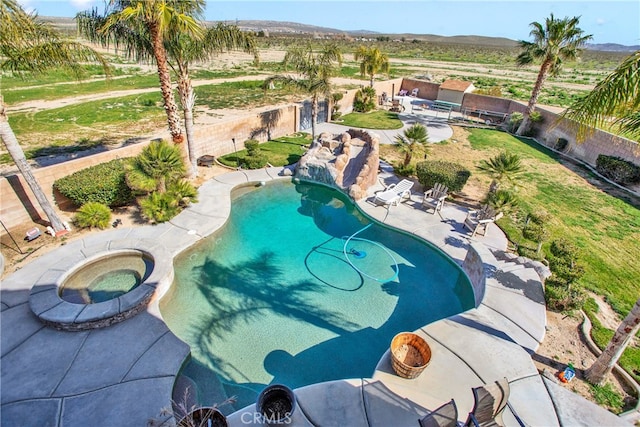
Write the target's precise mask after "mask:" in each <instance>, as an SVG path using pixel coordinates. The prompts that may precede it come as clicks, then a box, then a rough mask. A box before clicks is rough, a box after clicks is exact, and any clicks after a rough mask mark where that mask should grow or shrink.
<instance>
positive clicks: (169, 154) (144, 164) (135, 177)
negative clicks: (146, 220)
mask: <svg viewBox="0 0 640 427" xmlns="http://www.w3.org/2000/svg"><path fill="white" fill-rule="evenodd" d="M126 169H127V184H128V185H129V187H131V188H132V189H134V190H138V191H143V192H145V193H150V192H152V191H157V192H158V193H161V194H162V193H164V192H166V191H167V185H168V184H169V183H171V182H173V181H177V180H179V179H180V178H182V176H183V175H184V171H185V169H184V164H183V163H182V160H181V158H180V150H179V149H178V148H177V147H176V146H175V145H169V144H168V143H167V142H166V141H153V142H151V143H150V144H149V145H147V146H146V147H145V148H144V149H143V150H142V152H141V153H140V154H139V155H137V156H136V157H134V158H133V159H131V161H130V162H129V163H128V164H127V167H126Z"/></svg>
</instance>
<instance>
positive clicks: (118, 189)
mask: <svg viewBox="0 0 640 427" xmlns="http://www.w3.org/2000/svg"><path fill="white" fill-rule="evenodd" d="M125 161H126V160H125V159H115V160H112V161H110V162H107V163H101V164H99V165H95V166H91V167H88V168H86V169H82V170H80V171H78V172H75V173H73V174H71V175H69V176H65V177H64V178H60V179H58V180H56V181H55V182H54V183H53V188H55V189H56V190H58V191H59V192H60V194H62V195H63V196H66V197H68V198H69V199H70V200H71V201H72V202H73V203H74V204H75V205H76V206H82V205H84V204H85V203H88V202H97V203H102V204H103V205H107V206H109V207H117V206H124V205H127V204H129V203H130V202H131V201H132V200H133V195H132V194H131V190H130V189H129V187H128V186H127V182H126V180H125V171H124V163H125Z"/></svg>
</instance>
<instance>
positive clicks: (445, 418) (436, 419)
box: [418, 399, 458, 427]
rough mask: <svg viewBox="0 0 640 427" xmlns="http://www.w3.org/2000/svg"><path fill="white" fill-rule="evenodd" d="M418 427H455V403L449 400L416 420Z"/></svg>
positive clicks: (456, 416)
mask: <svg viewBox="0 0 640 427" xmlns="http://www.w3.org/2000/svg"><path fill="white" fill-rule="evenodd" d="M418 422H419V423H420V427H457V426H458V408H457V407H456V402H455V401H454V400H453V399H451V401H450V402H447V403H445V404H444V405H442V406H440V407H439V408H437V409H434V410H433V411H432V412H430V413H429V414H427V415H426V416H425V417H424V418H421V419H419V420H418Z"/></svg>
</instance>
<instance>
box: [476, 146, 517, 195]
mask: <svg viewBox="0 0 640 427" xmlns="http://www.w3.org/2000/svg"><path fill="white" fill-rule="evenodd" d="M478 169H480V170H481V171H484V172H487V173H489V174H490V175H491V176H492V177H493V179H494V182H493V183H492V184H491V190H490V192H493V191H496V190H497V188H498V186H499V184H500V183H502V181H503V180H505V179H506V180H507V181H509V182H513V180H514V179H515V178H516V177H517V176H518V174H520V173H521V172H522V169H523V168H522V162H521V161H520V157H519V156H518V155H517V154H510V153H507V152H506V151H503V152H501V153H500V154H498V155H497V156H495V157H492V158H490V159H489V160H482V161H480V164H479V165H478Z"/></svg>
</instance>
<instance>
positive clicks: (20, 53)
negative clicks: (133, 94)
mask: <svg viewBox="0 0 640 427" xmlns="http://www.w3.org/2000/svg"><path fill="white" fill-rule="evenodd" d="M87 61H98V62H99V63H100V64H102V66H103V68H104V69H105V72H106V73H107V74H108V73H109V72H110V71H109V66H108V65H107V63H106V61H105V60H104V58H103V57H102V56H101V55H100V54H99V53H97V52H96V51H94V50H93V49H90V48H88V47H86V46H84V45H82V44H80V43H75V42H71V41H68V40H65V39H64V38H63V37H62V35H61V34H60V33H58V32H57V31H55V30H54V29H53V28H52V27H51V26H49V25H47V24H44V23H41V22H38V20H37V15H35V14H32V15H30V14H27V13H26V12H25V11H24V10H23V9H22V7H21V6H20V5H19V4H18V3H17V2H16V1H15V0H2V1H0V69H1V70H3V71H12V72H14V73H16V74H19V75H25V73H42V72H44V71H46V70H48V69H51V68H54V67H67V68H69V69H71V71H72V72H73V73H74V74H75V75H76V77H80V76H81V75H82V65H81V64H82V63H83V62H87ZM0 139H2V142H3V143H4V145H5V147H6V148H7V151H8V152H9V155H10V156H11V158H12V159H13V161H14V162H15V164H16V166H17V167H18V170H19V171H20V173H21V174H22V176H23V177H24V179H25V181H26V182H27V184H28V185H29V188H31V191H32V192H33V194H34V196H35V198H36V200H37V201H38V204H39V205H40V207H41V208H42V210H43V211H44V213H45V215H46V216H47V218H48V219H49V222H50V223H51V227H52V228H53V230H54V231H55V232H56V233H57V232H60V231H63V230H64V229H65V227H64V224H63V222H62V220H61V219H60V216H59V215H58V214H57V213H56V211H55V210H54V209H53V205H52V204H51V202H49V199H47V196H46V195H45V193H44V191H43V190H42V187H40V184H39V183H38V181H37V180H36V178H35V176H34V175H33V172H32V171H31V167H30V166H29V164H28V163H27V159H26V157H25V155H24V151H23V150H22V147H20V144H19V143H18V139H17V138H16V135H15V134H14V132H13V129H11V126H10V125H9V119H8V117H7V114H6V109H5V104H4V100H3V98H2V96H1V95H0Z"/></svg>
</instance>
